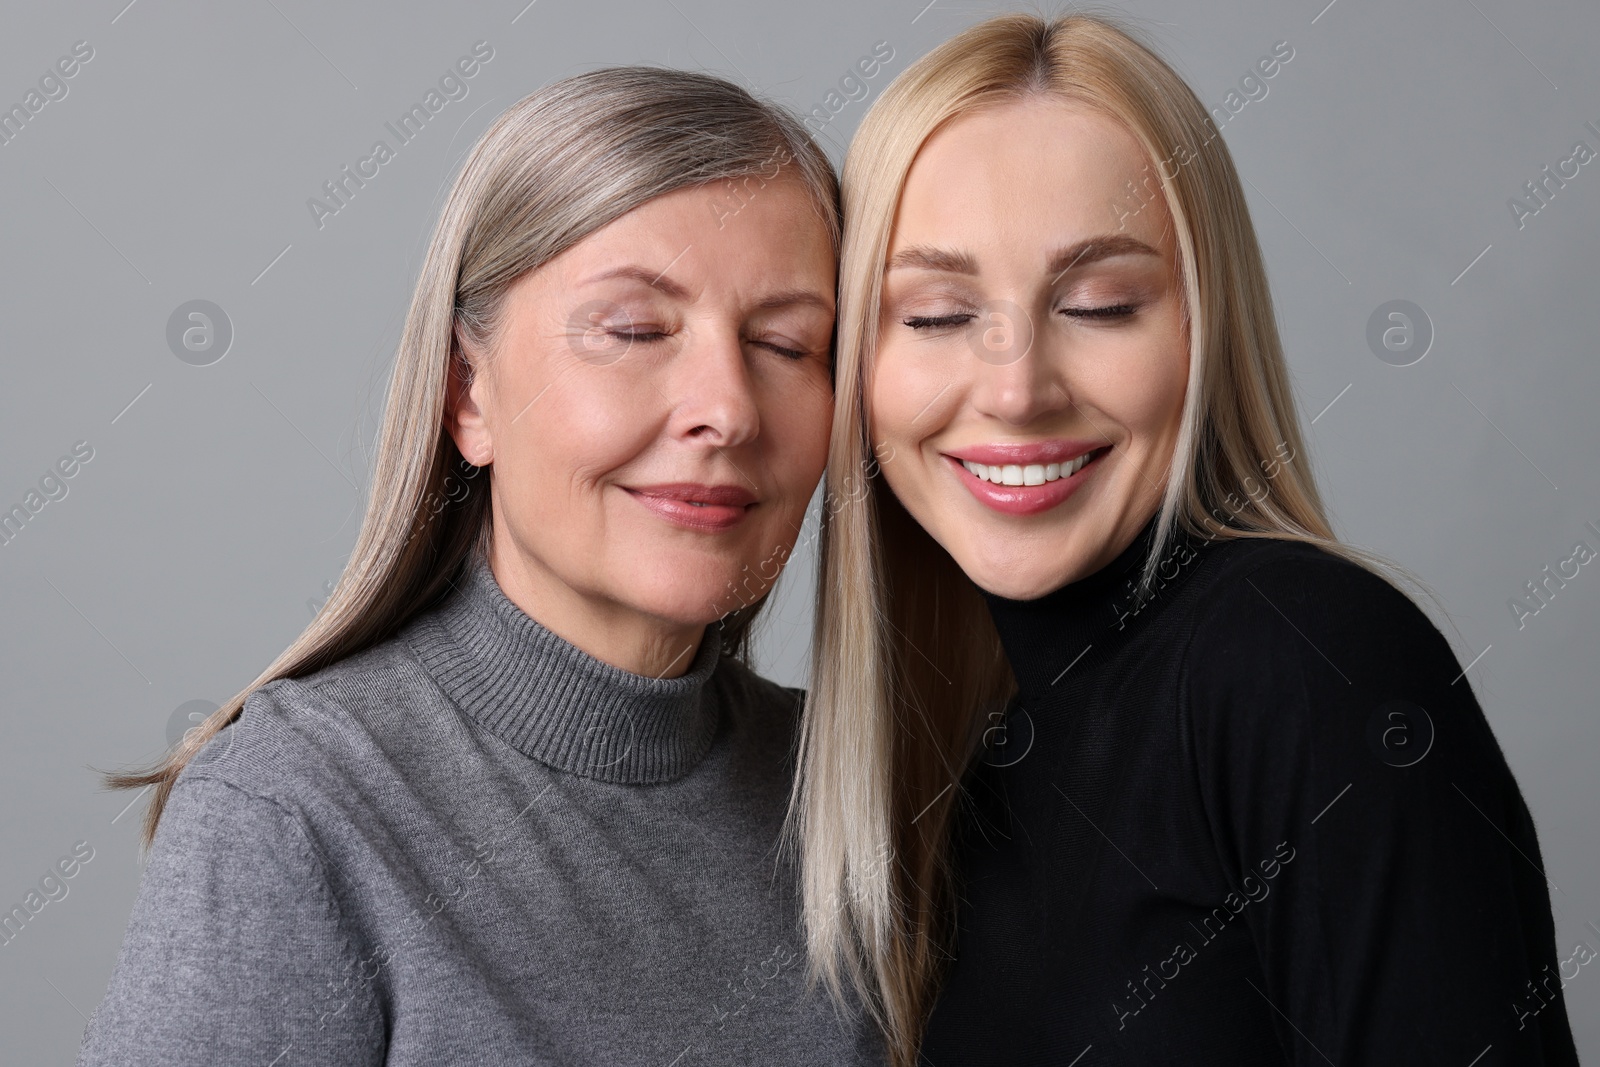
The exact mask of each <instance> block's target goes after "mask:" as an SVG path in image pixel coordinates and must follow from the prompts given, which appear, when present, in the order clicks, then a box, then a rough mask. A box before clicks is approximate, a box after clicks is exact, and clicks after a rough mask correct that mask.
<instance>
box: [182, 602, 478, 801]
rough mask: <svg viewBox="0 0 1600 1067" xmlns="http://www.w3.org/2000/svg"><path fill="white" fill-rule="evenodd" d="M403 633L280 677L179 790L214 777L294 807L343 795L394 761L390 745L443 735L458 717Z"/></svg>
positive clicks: (203, 755)
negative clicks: (363, 775)
mask: <svg viewBox="0 0 1600 1067" xmlns="http://www.w3.org/2000/svg"><path fill="white" fill-rule="evenodd" d="M404 633H405V631H402V633H401V634H399V635H396V636H394V637H391V638H389V639H387V640H385V641H382V642H380V643H378V644H376V645H373V646H371V647H369V648H367V649H365V650H363V651H361V652H357V653H354V654H352V655H350V656H347V657H345V658H343V659H340V660H338V661H336V662H334V663H332V664H330V665H328V666H326V667H323V668H321V669H319V670H317V671H314V672H312V673H309V674H306V675H302V676H301V677H298V678H279V679H276V680H274V681H271V682H268V683H266V684H265V685H262V686H261V687H259V688H258V689H256V690H255V691H253V692H252V693H251V694H250V695H249V697H247V698H246V700H245V703H244V707H243V709H242V710H241V711H240V714H239V716H238V718H236V719H235V720H234V721H233V722H232V723H231V724H230V725H228V726H227V727H224V728H223V729H222V730H221V731H220V732H219V733H218V734H217V735H216V736H215V737H213V738H212V739H211V740H210V741H209V742H207V744H206V745H205V747H204V748H202V749H201V750H200V752H199V753H197V754H196V755H195V757H194V758H193V759H192V760H190V761H189V763H188V765H187V766H185V767H184V769H183V772H182V774H180V775H179V777H178V780H177V784H182V783H183V782H185V781H186V780H188V779H199V778H205V779H212V780H216V781H220V782H224V783H227V784H228V785H231V786H233V787H235V788H236V789H238V790H239V791H241V792H242V793H245V794H249V795H252V796H256V797H260V798H264V799H269V800H272V801H274V802H276V803H278V804H281V805H284V806H286V807H287V808H289V809H290V810H292V809H294V808H296V807H298V806H300V805H301V802H303V801H304V800H306V799H307V794H308V793H319V794H325V793H327V792H328V791H329V790H331V789H342V788H343V787H344V784H345V783H346V782H347V780H348V779H349V778H350V776H351V775H352V773H353V771H354V769H356V768H359V767H361V766H370V765H373V764H374V763H375V762H376V763H382V762H385V761H387V760H388V758H389V755H388V754H389V753H390V752H392V751H393V745H391V744H386V743H385V740H386V739H389V738H393V737H395V736H398V735H401V734H403V733H406V732H415V731H417V730H443V729H446V728H448V724H449V723H450V721H452V717H449V716H443V715H440V714H434V713H431V709H433V708H434V706H436V705H437V706H438V708H439V710H443V709H444V708H446V707H448V701H447V700H446V699H445V697H444V695H443V694H442V692H441V691H440V690H439V688H438V686H437V685H436V684H435V683H434V681H433V679H432V677H431V676H430V675H429V674H428V672H427V671H426V669H425V668H423V666H422V665H421V663H420V662H419V661H418V660H417V657H416V656H415V654H414V653H413V652H412V651H411V648H410V646H409V644H408V643H407V641H406V640H405V637H404Z"/></svg>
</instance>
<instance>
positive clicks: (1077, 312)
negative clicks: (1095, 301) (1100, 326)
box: [1061, 304, 1139, 319]
mask: <svg viewBox="0 0 1600 1067" xmlns="http://www.w3.org/2000/svg"><path fill="white" fill-rule="evenodd" d="M1138 310H1139V305H1138V304H1104V305H1101V306H1098V307H1064V308H1062V309H1061V314H1063V315H1065V316H1067V318H1069V319H1125V318H1129V317H1131V316H1132V315H1133V314H1134V313H1135V312H1136V311H1138Z"/></svg>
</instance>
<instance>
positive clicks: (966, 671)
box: [788, 14, 1385, 1067]
mask: <svg viewBox="0 0 1600 1067" xmlns="http://www.w3.org/2000/svg"><path fill="white" fill-rule="evenodd" d="M1027 96H1041V97H1047V98H1051V99H1059V100H1063V101H1069V102H1071V103H1073V104H1076V105H1079V106H1086V107H1090V108H1093V109H1095V110H1097V111H1099V112H1100V113H1102V114H1105V115H1107V116H1109V117H1111V118H1113V119H1115V120H1116V121H1118V122H1119V123H1121V124H1122V125H1123V126H1124V127H1126V128H1127V129H1128V130H1129V131H1130V132H1131V133H1132V134H1133V136H1134V137H1135V138H1136V139H1137V140H1138V142H1139V144H1140V145H1141V146H1142V147H1143V149H1144V152H1145V154H1146V156H1147V157H1148V161H1149V164H1148V171H1147V174H1146V178H1147V181H1146V183H1145V184H1146V189H1147V191H1146V193H1145V194H1143V195H1147V196H1151V197H1153V196H1157V195H1159V196H1160V197H1162V198H1163V199H1164V201H1165V203H1166V206H1167V209H1168V210H1169V211H1170V213H1171V216H1172V223H1173V226H1174V227H1175V230H1176V235H1177V245H1178V253H1179V260H1180V263H1179V267H1180V275H1181V282H1182V298H1183V301H1184V308H1185V319H1186V326H1187V329H1188V344H1189V353H1190V361H1189V379H1188V387H1187V395H1186V397H1185V401H1184V408H1183V413H1182V422H1181V427H1180V434H1179V438H1178V441H1177V444H1176V447H1175V449H1174V454H1173V457H1172V461H1171V466H1170V469H1169V474H1168V480H1167V483H1166V487H1165V492H1164V495H1163V498H1162V500H1161V504H1160V510H1159V512H1158V520H1157V533H1156V540H1155V544H1154V548H1153V551H1152V552H1151V554H1150V556H1149V560H1148V563H1147V565H1146V567H1145V569H1144V571H1143V572H1142V576H1141V588H1140V590H1139V591H1138V592H1139V594H1140V595H1142V594H1143V593H1144V592H1145V591H1146V590H1147V589H1148V588H1149V586H1150V583H1151V582H1152V580H1153V578H1154V576H1155V572H1156V568H1157V566H1158V565H1159V563H1160V561H1161V559H1162V558H1163V557H1164V555H1165V554H1166V551H1167V549H1168V547H1169V546H1170V545H1171V544H1172V541H1173V537H1174V531H1175V530H1178V529H1182V530H1183V531H1186V532H1188V533H1191V534H1196V535H1198V536H1201V537H1206V538H1211V537H1217V538H1223V537H1227V538H1242V537H1272V538H1283V539H1288V540H1294V541H1303V542H1309V543H1311V544H1315V545H1319V546H1321V547H1322V548H1325V549H1327V550H1328V551H1330V552H1333V553H1335V554H1337V555H1339V556H1341V557H1344V558H1346V559H1350V560H1352V561H1353V562H1357V563H1358V564H1361V565H1363V566H1367V567H1369V568H1371V569H1374V570H1377V571H1378V572H1379V573H1382V568H1383V567H1384V566H1385V564H1384V561H1381V560H1379V559H1378V558H1377V557H1374V556H1371V555H1369V554H1367V553H1365V552H1363V551H1361V550H1359V549H1356V548H1352V547H1350V546H1346V545H1343V544H1340V543H1339V542H1337V541H1336V540H1335V539H1334V534H1333V531H1332V529H1331V528H1330V526H1329V523H1328V521H1327V519H1326V517H1325V515H1324V512H1323V506H1322V502H1321V500H1320V498H1319V497H1318V494H1317V490H1316V486H1315V484H1314V482H1313V480H1312V476H1311V471H1310V469H1309V467H1308V465H1307V459H1306V457H1305V454H1304V448H1303V445H1302V441H1301V437H1300V431H1299V424H1298V421H1297V418H1296V415H1295V408H1294V398H1293V395H1292V392H1291V390H1290V386H1289V378H1288V372H1287V369H1286V367H1285V364H1284V359H1283V352H1282V349H1281V347H1280V342H1279V338H1278V330H1277V324H1276V321H1275V319H1274V315H1273V308H1272V300H1271V296H1270V294H1269V292H1268V288H1267V277H1266V271H1265V269H1264V267H1263V263H1262V256H1261V250H1260V248H1259V246H1258V244H1257V241H1256V235H1255V231H1254V229H1253V228H1252V226H1251V223H1250V215H1249V211H1248V210H1247V207H1246V203H1245V198H1244V193H1243V191H1242V189H1241V187H1240V182H1239V177H1238V174H1237V173H1236V171H1235V170H1234V166H1233V162H1232V159H1231V157H1230V156H1229V154H1228V150H1227V147H1226V146H1225V145H1224V144H1223V142H1222V139H1221V138H1220V136H1219V135H1218V131H1217V128H1216V126H1215V124H1214V123H1213V122H1212V121H1211V117H1210V115H1209V114H1208V113H1207V110H1206V108H1205V107H1204V106H1203V105H1202V104H1201V102H1200V101H1199V99H1198V98H1197V97H1196V96H1195V94H1194V93H1193V91H1191V90H1190V88H1189V87H1188V85H1186V84H1185V83H1184V81H1183V80H1182V79H1181V78H1180V77H1179V76H1178V75H1177V74H1176V73H1175V72H1174V71H1173V70H1172V68H1171V67H1169V66H1168V65H1167V64H1166V63H1165V62H1164V61H1163V60H1162V59H1161V58H1160V57H1159V56H1157V55H1156V54H1155V52H1154V51H1153V50H1151V48H1149V47H1148V46H1146V45H1145V44H1143V43H1141V42H1140V41H1139V40H1137V39H1136V38H1135V37H1134V36H1133V34H1132V33H1131V32H1130V31H1129V30H1127V29H1126V28H1124V27H1122V26H1120V25H1118V24H1117V23H1116V22H1114V21H1112V20H1110V19H1108V18H1105V17H1102V16H1098V15H1084V14H1074V15H1069V16H1065V17H1059V18H1055V19H1045V18H1039V17H1035V16H1032V15H1025V14H1011V15H1002V16H999V17H995V18H991V19H989V20H987V21H985V22H982V23H979V24H978V25H976V26H973V27H972V28H970V29H968V30H966V31H965V32H963V33H961V34H959V35H957V36H956V37H954V38H952V39H950V40H949V41H946V42H945V43H944V44H942V45H940V46H939V47H938V48H935V49H934V50H933V51H931V52H929V53H928V54H927V55H925V56H923V57H922V58H921V59H919V60H917V61H916V62H915V63H913V64H912V65H911V66H910V67H908V68H907V69H906V70H905V71H904V72H903V73H902V74H901V75H900V76H899V77H898V78H896V79H895V81H894V82H893V83H892V84H890V85H889V86H888V87H887V88H886V89H885V90H884V93H883V95H882V96H881V97H880V98H879V99H878V101H877V102H876V103H875V104H874V105H873V107H872V108H871V110H870V111H869V112H868V114H867V115H866V116H865V118H864V119H863V121H862V124H861V128H860V129H859V130H858V131H857V133H856V135H855V138H854V140H853V142H852V143H851V145H850V149H849V152H848V154H847V156H846V158H845V165H844V176H843V198H844V210H845V238H844V247H843V252H842V261H841V264H840V270H839V281H840V294H839V322H838V358H837V365H836V393H835V395H836V408H835V418H834V424H833V440H832V454H831V456H830V460H829V465H828V471H827V475H826V480H825V485H826V486H827V494H826V497H825V500H826V501H827V507H826V508H825V509H824V515H823V529H822V537H821V560H822V563H821V566H822V571H821V575H820V578H819V581H818V583H817V586H818V588H817V597H818V599H817V612H816V631H815V637H814V644H813V660H812V675H811V682H812V688H811V693H810V697H809V700H808V702H807V710H806V715H805V719H804V726H803V730H802V739H801V751H800V757H799V760H800V764H799V765H800V773H799V776H798V778H797V780H796V783H795V789H794V794H793V797H792V803H791V809H790V820H789V824H788V829H789V832H790V835H791V837H790V842H791V844H792V846H793V847H795V848H796V849H797V850H798V851H799V853H800V856H801V860H802V863H803V878H804V885H803V892H804V902H805V922H806V932H807V938H808V942H809V947H810V951H811V957H812V961H813V967H814V968H815V969H816V971H815V973H816V974H817V975H818V976H819V977H820V978H821V979H822V980H824V981H825V983H826V984H827V985H828V986H829V988H830V989H831V990H832V991H833V993H834V994H835V995H838V996H841V997H843V996H845V992H846V990H848V991H849V992H850V993H853V994H854V995H856V996H858V997H860V998H861V999H862V1000H864V1001H865V1003H866V1004H867V1005H868V1006H869V1008H870V1009H871V1010H872V1011H873V1012H874V1014H875V1016H876V1018H877V1020H878V1022H879V1023H880V1025H882V1026H883V1028H884V1030H885V1032H886V1033H887V1035H888V1038H889V1041H890V1047H891V1050H892V1053H893V1060H894V1063H896V1064H897V1065H900V1067H909V1065H910V1064H912V1063H914V1061H915V1058H916V1051H917V1046H918V1042H919V1037H920V1032H921V1029H922V1026H923V1025H924V1023H925V1022H926V1018H927V1014H928V1012H929V1010H930V1009H931V1005H932V1000H933V996H934V993H935V991H936V989H937V983H938V979H939V976H940V970H941V965H942V961H943V960H945V959H947V958H948V951H949V947H950V943H949V939H950V937H951V934H952V922H951V919H952V909H953V886H952V871H951V868H950V860H949V848H950V846H949V838H950V830H951V823H952V816H953V813H954V811H955V810H956V803H957V799H958V794H959V793H960V786H959V781H960V779H961V777H962V774H963V772H964V770H965V768H966V766H967V764H968V761H969V759H970V757H971V756H972V754H973V752H974V750H975V748H976V745H977V739H978V736H979V726H980V725H981V724H982V722H983V721H984V717H983V715H984V712H985V711H986V710H990V709H993V708H995V707H997V706H1000V705H1001V704H1003V702H1004V701H1005V700H1006V699H1008V698H1009V696H1010V695H1011V694H1012V692H1013V691H1014V688H1015V684H1014V682H1013V680H1012V677H1011V672H1010V668H1009V666H1008V664H1007V662H1006V659H1005V656H1004V653H1003V651H1002V649H1001V647H1000V642H999V639H998V637H997V635H996V634H995V631H994V628H993V625H992V623H991V621H990V618H989V613H988V610H987V608H986V606H985V604H984V602H983V599H982V596H981V594H980V592H979V591H978V589H977V587H976V586H975V585H974V584H973V583H972V581H971V580H970V579H968V578H967V577H966V576H965V575H964V574H963V573H962V572H961V570H960V568H959V567H958V566H957V565H956V564H955V562H954V561H953V560H952V559H951V558H950V556H949V555H948V554H947V553H946V552H945V551H944V550H943V549H942V548H941V547H940V546H939V545H938V544H937V543H936V542H934V540H933V539H932V538H931V537H930V536H929V535H928V534H927V533H926V532H925V531H924V530H922V529H921V527H919V526H918V525H917V523H916V522H915V521H914V520H912V519H911V517H910V516H909V515H908V514H907V513H906V511H905V510H904V508H902V507H901V505H900V504H899V502H898V501H896V500H895V498H894V495H893V494H892V492H890V491H889V489H888V487H887V486H886V484H885V483H884V481H883V479H882V478H881V476H880V474H879V471H878V468H877V463H878V461H880V460H881V462H882V463H883V464H885V465H887V464H891V463H893V462H894V458H893V456H887V457H882V456H877V455H876V454H875V453H874V452H873V450H872V443H871V442H870V441H869V439H868V419H867V395H866V388H867V383H868V382H869V381H870V380H871V372H872V360H873V352H874V346H875V343H876V341H877V337H878V329H879V299H880V291H881V283H882V278H883V270H884V260H885V256H886V250H887V248H888V245H889V238H890V230H891V227H892V223H893V220H894V217H895V211H896V208H897V206H898V204H899V198H900V193H901V189H902V187H903V185H904V182H905V178H906V174H907V172H908V171H909V169H910V167H911V164H912V161H913V159H914V158H915V156H916V154H917V152H918V150H919V149H920V148H921V147H922V145H923V143H924V142H925V141H926V140H927V139H928V138H929V137H930V136H931V135H932V134H933V133H934V132H935V131H937V130H938V129H940V127H941V126H943V125H944V124H945V123H947V122H949V121H950V120H951V119H953V118H955V117H956V116H959V115H963V114H966V113H969V112H971V111H973V110H974V109H978V108H983V107H987V106H991V105H995V104H1000V103H1004V102H1007V101H1013V100H1016V99H1018V98H1019V97H1027ZM1132 192H1135V190H1133V189H1130V193H1132ZM1285 455H1287V456H1289V457H1291V458H1290V459H1289V460H1288V461H1285V460H1284V459H1283V457H1284V456H1285ZM869 456H870V458H869ZM1267 471H1273V472H1274V473H1273V476H1272V478H1271V481H1270V483H1269V482H1268V479H1267V476H1266V473H1265V472H1267ZM863 478H864V479H865V481H864V482H862V481H861V479H863ZM858 483H860V484H864V485H865V486H866V489H865V491H861V492H848V491H841V490H840V488H839V487H840V486H851V485H856V484H858ZM1269 484H1270V491H1268V489H1267V487H1268V486H1269Z"/></svg>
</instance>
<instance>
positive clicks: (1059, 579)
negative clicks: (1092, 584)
mask: <svg viewBox="0 0 1600 1067" xmlns="http://www.w3.org/2000/svg"><path fill="white" fill-rule="evenodd" d="M1041 554H1042V555H1044V556H1045V557H1046V558H1051V559H1053V564H1052V565H1050V566H1041V565H1040V562H1039V558H1040V555H1041ZM951 556H952V558H954V559H955V561H956V564H957V565H958V566H959V567H960V568H961V569H962V571H963V572H965V574H966V575H967V577H968V578H971V579H972V581H973V583H974V584H975V585H977V587H978V588H979V589H982V590H983V591H984V592H986V593H990V594H992V595H994V596H998V597H1004V598H1006V599H1007V600H1037V599H1038V598H1039V597H1042V596H1044V595H1046V594H1048V593H1053V592H1055V591H1056V590H1057V589H1060V588H1061V587H1062V586H1064V585H1066V584H1067V583H1068V582H1071V581H1075V580H1076V577H1077V573H1078V569H1079V568H1078V567H1077V565H1076V564H1073V565H1070V566H1063V565H1062V564H1061V563H1060V562H1059V558H1058V556H1057V554H1056V553H1053V552H1049V551H1048V550H1045V551H1043V552H1042V553H1041V552H1039V551H1036V550H1035V549H1034V548H1033V547H1030V548H1029V550H1028V551H1027V552H1025V553H1022V554H1017V553H1004V554H991V553H982V552H974V551H967V552H952V553H951Z"/></svg>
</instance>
